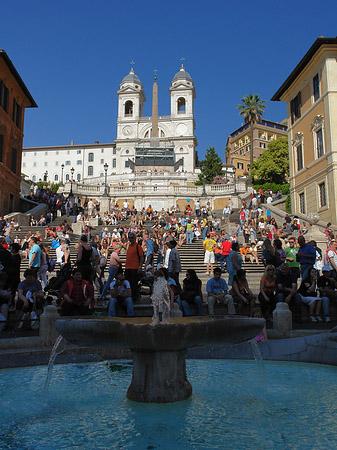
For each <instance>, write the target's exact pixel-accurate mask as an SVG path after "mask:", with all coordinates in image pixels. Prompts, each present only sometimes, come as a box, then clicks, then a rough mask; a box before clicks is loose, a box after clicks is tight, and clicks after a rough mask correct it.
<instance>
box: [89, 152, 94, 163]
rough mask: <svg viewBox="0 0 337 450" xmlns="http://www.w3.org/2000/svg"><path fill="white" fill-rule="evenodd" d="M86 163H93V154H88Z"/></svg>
mask: <svg viewBox="0 0 337 450" xmlns="http://www.w3.org/2000/svg"><path fill="white" fill-rule="evenodd" d="M88 162H94V154H93V153H89V155H88Z"/></svg>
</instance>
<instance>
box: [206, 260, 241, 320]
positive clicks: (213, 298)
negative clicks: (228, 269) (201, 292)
mask: <svg viewBox="0 0 337 450" xmlns="http://www.w3.org/2000/svg"><path fill="white" fill-rule="evenodd" d="M206 292H207V303H208V313H209V315H210V316H214V305H215V303H217V304H219V303H224V304H225V305H227V307H228V314H235V307H234V303H233V297H232V296H231V295H229V294H228V286H227V283H226V281H225V280H224V279H223V278H221V269H220V268H219V267H216V268H215V269H214V276H213V278H211V279H209V280H208V281H207V285H206Z"/></svg>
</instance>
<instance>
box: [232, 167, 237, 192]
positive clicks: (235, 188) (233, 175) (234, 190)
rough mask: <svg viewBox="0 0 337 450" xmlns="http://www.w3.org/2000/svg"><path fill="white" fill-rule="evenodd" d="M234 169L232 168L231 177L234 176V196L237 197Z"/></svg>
mask: <svg viewBox="0 0 337 450" xmlns="http://www.w3.org/2000/svg"><path fill="white" fill-rule="evenodd" d="M235 173H236V168H235V167H233V176H234V195H238V193H237V191H236V178H235Z"/></svg>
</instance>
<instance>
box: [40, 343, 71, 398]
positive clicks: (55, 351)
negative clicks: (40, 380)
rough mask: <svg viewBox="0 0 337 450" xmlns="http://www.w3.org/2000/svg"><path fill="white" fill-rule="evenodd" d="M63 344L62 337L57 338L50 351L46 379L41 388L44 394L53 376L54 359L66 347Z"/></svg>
mask: <svg viewBox="0 0 337 450" xmlns="http://www.w3.org/2000/svg"><path fill="white" fill-rule="evenodd" d="M65 343H66V341H65V339H63V337H62V336H59V337H58V338H57V339H56V341H55V344H54V346H53V348H52V351H51V353H50V357H49V361H48V371H47V377H46V381H45V383H44V387H43V393H44V394H47V393H48V389H49V384H50V380H51V376H52V374H53V367H54V362H55V359H56V357H57V355H60V354H61V353H62V352H63V351H64V350H65V345H66V344H65Z"/></svg>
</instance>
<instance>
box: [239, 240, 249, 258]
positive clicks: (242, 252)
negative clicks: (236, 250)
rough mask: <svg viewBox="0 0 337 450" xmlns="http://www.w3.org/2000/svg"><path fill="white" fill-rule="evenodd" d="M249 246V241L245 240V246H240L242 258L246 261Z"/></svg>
mask: <svg viewBox="0 0 337 450" xmlns="http://www.w3.org/2000/svg"><path fill="white" fill-rule="evenodd" d="M248 252H249V248H248V245H247V243H246V242H245V243H244V244H243V246H242V247H241V248H240V256H241V258H242V261H243V262H244V263H245V262H246V257H247V256H248Z"/></svg>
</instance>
